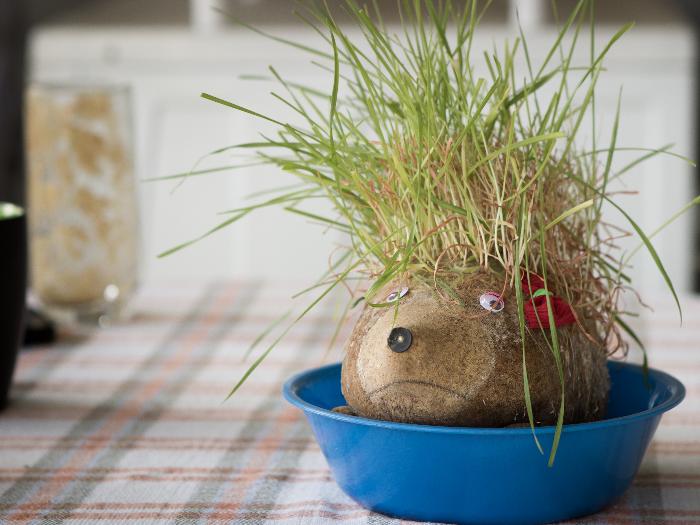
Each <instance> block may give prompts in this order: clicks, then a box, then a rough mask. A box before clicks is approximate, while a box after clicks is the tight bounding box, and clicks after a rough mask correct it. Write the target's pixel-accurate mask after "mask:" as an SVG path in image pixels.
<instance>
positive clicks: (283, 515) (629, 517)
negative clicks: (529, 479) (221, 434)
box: [8, 505, 700, 524]
mask: <svg viewBox="0 0 700 525" xmlns="http://www.w3.org/2000/svg"><path fill="white" fill-rule="evenodd" d="M187 508H188V507H186V506H184V505H183V506H182V508H181V509H179V510H178V509H173V510H159V511H143V510H131V511H123V512H113V511H112V512H109V511H105V510H100V511H82V510H80V509H77V510H70V511H69V512H70V516H71V519H73V520H81V519H82V520H91V521H119V520H145V519H150V520H163V519H172V518H174V517H177V516H180V517H185V518H187V517H191V518H192V519H195V518H200V517H201V511H200V510H193V511H191V512H188V511H187V510H186V509H187ZM30 514H31V513H29V512H22V513H20V514H18V515H17V517H16V518H14V517H12V518H10V519H9V521H8V523H10V522H15V521H19V520H26V519H28V517H29V516H30ZM188 514H191V516H188ZM371 514H372V513H371V512H370V511H368V510H365V509H361V508H359V507H355V510H348V511H347V512H343V511H340V512H338V511H333V510H323V509H318V508H314V507H311V508H308V509H298V510H294V511H287V512H284V511H279V512H273V513H270V512H268V511H264V510H263V511H260V510H257V509H256V510H245V511H243V512H236V511H235V510H233V509H224V510H217V511H214V512H212V513H208V514H207V516H208V517H209V518H210V519H212V520H215V521H220V520H235V519H238V520H240V521H247V520H260V521H264V522H268V521H278V520H287V519H293V518H304V519H310V518H323V519H330V520H334V521H349V520H354V519H359V518H364V517H367V516H369V515H371ZM55 516H56V517H60V516H61V513H60V510H59V511H57V512H56V514H55ZM695 516H697V513H694V512H680V513H678V512H675V513H674V512H673V511H669V510H668V509H662V510H659V511H656V512H653V513H648V512H642V513H639V514H637V513H636V511H635V510H631V511H630V512H629V513H624V514H622V515H621V514H619V513H618V511H615V510H613V511H606V512H603V513H601V514H598V515H593V516H590V517H587V518H584V520H585V521H583V522H584V523H586V522H589V523H590V522H594V523H598V522H599V521H601V520H602V521H603V522H606V523H638V522H645V521H652V522H653V523H657V524H658V523H660V522H659V518H660V517H663V518H665V520H664V521H666V520H668V519H670V520H671V521H672V522H673V523H677V524H680V523H688V524H691V523H692V524H697V523H700V520H698V519H697V518H694V517H695ZM688 518H690V519H688ZM680 520H683V521H680ZM397 523H398V521H397ZM400 523H403V524H408V523H417V522H411V521H401V522H400ZM567 523H577V521H574V522H567Z"/></svg>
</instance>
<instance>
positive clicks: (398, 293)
mask: <svg viewBox="0 0 700 525" xmlns="http://www.w3.org/2000/svg"><path fill="white" fill-rule="evenodd" d="M407 293H408V287H407V286H404V287H403V288H401V289H400V290H394V291H393V292H391V293H390V294H389V295H387V297H386V302H387V303H393V302H394V301H398V300H399V299H401V298H402V297H403V296H404V295H406V294H407Z"/></svg>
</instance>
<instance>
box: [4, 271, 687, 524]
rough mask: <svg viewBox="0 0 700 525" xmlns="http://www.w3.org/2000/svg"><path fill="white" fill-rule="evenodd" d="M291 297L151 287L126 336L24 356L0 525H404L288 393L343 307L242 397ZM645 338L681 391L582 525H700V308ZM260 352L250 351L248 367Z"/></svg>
mask: <svg viewBox="0 0 700 525" xmlns="http://www.w3.org/2000/svg"><path fill="white" fill-rule="evenodd" d="M289 291H290V288H289V287H288V286H283V287H280V286H275V285H272V284H261V283H255V282H248V283H233V282H231V283H212V284H209V285H207V286H202V285H188V284H182V283H180V284H178V285H177V286H176V287H150V288H147V289H145V290H143V291H142V293H141V294H139V297H138V298H137V300H136V301H135V302H134V304H133V310H134V315H133V317H132V319H131V320H130V321H129V322H126V323H123V324H119V325H114V326H112V327H109V328H105V329H101V330H99V331H97V332H95V333H94V334H92V335H91V336H90V337H83V338H81V337H68V338H66V337H64V338H63V339H62V340H61V341H60V342H59V344H57V345H53V346H51V347H41V348H37V349H33V350H27V351H24V352H23V353H22V354H21V357H20V362H19V365H18V369H17V373H16V377H15V385H14V388H13V391H12V404H11V405H10V407H9V408H8V409H7V410H6V411H5V412H3V413H2V414H0V523H46V524H52V525H55V524H59V523H76V524H77V523H256V524H257V523H268V522H269V523H331V522H338V521H340V522H346V523H374V524H388V523H399V522H400V521H399V520H394V519H390V518H387V517H384V516H381V515H378V514H373V513H370V512H368V511H366V510H364V509H362V508H361V507H359V506H358V505H357V504H355V503H354V502H353V501H352V500H350V499H349V498H348V497H347V496H345V495H344V494H343V493H342V492H341V491H340V490H339V489H338V487H337V486H336V485H335V483H334V482H333V479H332V477H331V475H330V473H329V471H328V468H327V466H326V463H325V461H324V459H323V456H322V454H321V452H320V450H319V448H318V446H317V445H316V443H315V442H314V440H313V437H312V435H311V432H310V429H309V427H308V426H307V424H306V422H305V420H304V419H303V416H302V415H301V414H300V413H299V412H298V411H297V410H295V409H293V408H292V407H290V406H288V405H287V404H286V403H285V402H284V401H283V400H282V398H281V395H280V386H281V384H282V382H283V380H284V379H285V378H286V377H288V376H289V375H291V374H292V373H294V372H297V371H299V370H301V369H303V368H307V367H309V366H315V365H318V364H321V363H322V362H324V361H336V360H338V359H339V357H340V353H339V350H337V349H335V350H331V351H330V352H329V351H328V340H329V339H330V337H331V336H332V334H333V318H334V315H335V313H334V312H337V305H336V304H334V303H333V301H330V302H329V303H328V304H326V305H324V306H322V307H321V308H320V309H319V310H317V311H314V312H312V313H311V314H310V315H309V317H308V318H306V319H305V320H304V321H303V322H301V323H300V324H299V325H298V326H297V328H295V329H294V330H293V331H292V332H290V334H289V335H288V337H287V338H286V339H285V340H284V342H283V343H282V344H280V345H279V347H277V348H276V349H275V351H274V352H273V353H272V354H271V355H270V357H269V358H268V359H267V360H266V361H265V362H264V364H263V365H262V367H261V368H260V369H259V370H258V372H256V373H255V374H254V375H253V376H252V377H251V378H250V379H249V381H248V382H247V383H246V384H245V385H244V387H243V388H242V389H241V390H240V391H239V392H238V393H237V394H236V395H235V397H234V398H233V399H231V400H229V401H228V402H226V403H223V402H222V401H223V399H224V397H225V395H226V393H227V392H228V389H229V388H230V387H231V386H232V385H233V383H234V382H235V381H236V380H237V379H238V378H239V377H240V375H241V373H242V372H243V371H244V370H245V368H246V366H247V365H246V363H249V362H250V359H249V360H248V361H244V356H245V353H246V350H247V349H248V348H249V347H250V345H251V343H252V342H253V341H254V340H255V339H256V337H257V336H258V334H259V333H260V332H261V331H263V330H264V329H265V328H266V327H267V326H268V325H269V324H270V323H271V322H273V321H274V320H275V318H276V317H277V316H278V315H280V314H281V313H283V312H284V311H286V310H287V308H288V306H289V295H290V293H289ZM658 304H660V305H661V306H660V307H657V311H656V312H655V313H653V314H648V315H646V316H645V319H644V322H643V323H640V326H641V327H642V328H643V337H644V338H645V340H646V342H647V346H648V348H649V353H650V358H651V363H652V365H654V366H656V367H658V368H663V369H665V370H666V371H668V372H670V373H672V374H675V375H676V376H677V377H679V378H680V379H681V380H682V381H683V382H684V383H685V384H686V387H687V389H688V397H687V398H686V400H685V402H684V403H683V404H682V405H681V406H680V407H678V408H677V409H675V410H674V411H672V412H670V413H669V414H667V415H666V416H665V417H664V419H663V421H662V423H661V426H660V428H659V430H658V433H657V435H656V438H655V440H654V442H653V443H652V445H651V446H650V448H649V450H648V452H647V455H646V458H645V460H644V463H643V465H642V468H641V471H640V473H639V476H638V477H637V479H636V481H635V483H634V486H633V488H632V489H631V490H630V491H629V492H628V493H627V495H626V496H625V497H624V499H623V500H622V501H621V502H620V503H619V504H617V505H616V506H615V507H613V508H611V509H609V510H607V511H606V512H603V513H601V514H598V515H596V516H593V517H591V518H588V519H585V520H581V521H579V522H578V523H601V524H603V523H611V524H620V523H675V524H678V523H700V412H699V411H698V410H699V409H700V402H699V401H698V394H699V393H700V348H698V345H697V343H698V342H699V341H700V299H696V298H685V300H684V313H685V322H684V326H683V328H679V326H678V318H677V314H675V313H674V310H673V307H672V305H671V303H669V302H668V300H666V299H661V300H659V301H658ZM263 349H264V345H259V346H258V347H256V349H255V350H254V352H259V351H261V350H263Z"/></svg>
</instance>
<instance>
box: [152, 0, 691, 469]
mask: <svg viewBox="0 0 700 525" xmlns="http://www.w3.org/2000/svg"><path fill="white" fill-rule="evenodd" d="M435 4H437V5H435ZM344 6H345V9H346V11H347V12H348V13H349V14H350V16H351V19H352V20H353V22H354V24H355V25H356V26H357V28H358V29H359V31H360V33H361V35H362V38H361V40H362V42H360V43H356V42H355V41H353V40H352V39H351V38H350V37H349V36H348V34H347V32H346V31H344V30H343V28H341V27H340V26H339V25H338V24H337V23H336V22H335V19H334V17H333V15H332V14H331V13H330V11H329V10H328V9H327V7H323V6H322V7H321V8H311V9H308V10H306V11H305V12H304V13H303V15H302V16H301V18H302V19H303V20H304V21H305V22H306V23H307V24H309V25H310V26H311V27H312V28H313V29H314V31H316V32H317V33H318V34H319V35H321V37H322V38H323V40H324V42H325V44H326V49H316V48H312V47H309V46H306V45H301V44H297V43H294V42H291V41H288V40H285V39H282V38H279V37H276V36H271V35H267V34H265V33H263V32H262V31H260V30H258V29H255V28H251V29H252V30H254V31H257V32H258V33H263V34H265V35H266V36H268V37H270V38H274V39H275V40H276V41H279V42H283V43H285V44H288V45H290V46H293V47H295V48H296V49H297V50H299V52H301V53H307V54H309V55H310V56H311V58H312V59H313V62H314V63H315V64H317V65H318V66H319V67H321V68H322V69H323V70H324V71H327V72H328V74H329V81H328V86H327V90H325V91H324V90H323V89H320V88H318V87H317V86H314V87H309V86H304V85H300V84H297V83H292V82H288V81H286V80H285V79H284V78H282V77H281V76H280V75H279V74H278V72H277V71H276V70H275V69H274V68H272V67H271V68H270V73H271V78H272V79H273V80H275V81H276V82H278V83H279V85H280V86H281V88H282V91H281V92H280V93H277V92H274V93H273V94H272V96H273V97H274V98H275V99H278V100H279V101H282V102H283V103H284V104H285V105H287V106H288V107H290V108H291V109H292V110H293V111H294V113H295V114H296V115H297V117H298V118H299V119H300V120H301V122H302V123H303V124H301V125H292V124H290V123H287V122H283V121H280V120H278V119H276V118H274V117H273V116H270V115H266V114H263V113H260V112H258V111H257V110H255V109H252V108H247V107H244V106H241V105H239V104H236V103H235V102H232V101H229V100H226V99H223V98H221V97H219V96H216V95H213V94H208V93H203V94H202V97H204V98H205V99H207V100H210V101H212V102H214V103H216V104H220V105H222V106H225V107H227V108H230V109H233V110H236V111H239V112H243V113H245V114H247V115H249V116H250V117H251V118H255V119H261V120H263V121H266V122H269V123H272V124H274V125H276V126H277V128H278V131H277V134H276V136H274V137H272V138H268V137H263V138H262V139H261V140H260V141H258V142H252V143H246V144H238V145H234V146H231V147H229V148H224V149H222V150H219V151H217V152H215V153H221V152H224V151H233V150H240V151H252V152H254V156H255V157H256V159H255V162H256V163H263V164H269V165H273V166H276V167H278V168H279V169H280V170H282V171H284V172H287V173H289V174H290V175H292V176H293V177H295V178H296V179H297V182H299V183H300V184H299V185H295V186H294V187H293V188H289V187H285V188H281V189H280V191H279V192H275V193H274V194H273V196H270V195H265V198H264V199H262V200H259V201H258V202H256V203H254V204H252V205H250V206H247V207H244V208H239V209H235V210H229V211H227V212H226V218H225V220H223V221H222V222H221V223H220V224H218V225H217V226H215V227H214V228H212V229H211V230H210V231H208V232H205V233H204V234H203V235H202V236H201V237H199V238H202V237H205V236H207V235H210V234H212V233H214V232H215V231H218V230H220V229H221V228H223V227H226V226H229V225H231V224H233V223H235V222H237V221H238V220H241V219H243V218H244V217H246V216H248V215H249V214H251V213H252V212H255V211H259V210H261V209H263V208H266V207H270V206H279V207H283V208H284V209H285V210H287V211H289V212H291V213H294V214H300V215H303V216H305V217H307V218H310V219H312V220H313V221H314V222H318V223H321V224H323V225H324V226H325V227H327V228H331V229H337V230H340V231H342V232H344V233H345V234H346V235H347V236H348V238H349V245H348V247H347V248H346V250H345V251H344V253H343V254H342V255H341V256H340V257H338V258H337V259H336V260H335V262H334V263H333V264H332V265H331V268H329V271H328V272H327V274H326V275H324V276H322V277H321V279H319V282H318V283H317V284H316V285H315V286H314V287H312V288H311V289H314V290H315V289H320V290H321V293H320V294H319V295H318V296H317V297H316V298H315V299H314V300H313V301H312V302H311V303H310V304H309V305H308V307H307V308H305V309H304V311H303V312H302V313H301V315H299V316H297V317H296V318H295V319H294V320H293V321H292V322H290V323H289V324H288V325H287V327H286V328H285V329H284V330H283V331H282V333H281V334H280V335H279V336H278V337H277V338H275V340H274V341H273V342H272V343H271V344H269V345H268V346H267V347H266V348H265V349H264V350H263V351H262V352H261V353H260V355H259V356H258V358H257V359H256V360H255V361H254V362H253V363H252V365H251V366H250V368H249V369H248V371H247V372H246V373H245V374H244V376H243V377H242V378H241V379H240V380H239V381H238V382H237V383H236V385H235V386H234V388H233V389H232V390H231V393H230V394H229V395H232V394H233V393H235V392H236V391H237V390H238V388H239V387H240V386H241V385H242V384H243V382H244V381H245V380H246V378H247V377H248V376H249V375H250V374H251V373H252V372H253V371H254V370H255V368H257V366H259V365H260V363H261V362H262V361H263V359H264V358H265V357H266V356H267V355H268V354H269V353H270V351H271V350H272V349H273V348H274V347H275V345H276V344H277V343H278V342H279V341H280V340H281V339H282V338H283V337H284V335H285V334H286V333H287V331H288V330H289V329H290V328H291V327H292V326H293V325H294V323H295V322H297V321H298V320H300V319H301V318H303V317H304V315H306V313H308V311H310V310H311V309H312V308H313V307H314V306H316V305H317V304H318V303H319V302H320V301H321V300H322V299H323V298H324V297H325V296H327V295H328V294H329V293H330V291H331V290H333V289H334V288H336V287H337V286H338V285H340V284H348V283H349V282H350V281H352V280H357V279H358V278H362V279H367V280H369V282H370V283H371V284H370V285H369V287H368V288H367V289H366V290H364V291H363V293H362V295H363V297H364V299H365V301H366V302H367V303H368V304H370V305H371V306H377V307H380V306H386V303H384V302H383V299H377V297H376V294H377V292H378V291H379V290H380V289H381V288H382V287H383V286H384V285H385V284H386V283H388V282H390V281H392V280H394V279H401V278H405V277H407V276H411V277H415V278H418V279H423V280H425V281H426V282H432V283H433V285H434V286H435V288H436V290H438V291H439V292H440V293H446V295H447V296H449V289H450V282H453V280H454V279H455V278H458V277H459V276H460V275H464V274H465V273H471V272H474V271H477V270H487V271H491V272H495V273H496V274H498V275H499V276H501V277H502V279H503V283H504V289H505V290H511V293H512V291H513V290H514V292H515V300H516V301H517V305H518V310H519V321H520V334H521V339H522V340H523V345H524V340H525V337H524V336H525V331H526V330H528V328H527V327H526V325H525V321H524V317H523V304H524V297H523V293H522V291H521V290H520V286H519V283H520V280H521V278H523V276H527V275H529V274H530V273H536V274H538V275H541V276H543V277H544V280H545V283H546V285H545V289H546V291H549V290H556V292H557V295H561V296H563V297H564V298H565V299H566V300H567V301H568V302H569V304H571V305H572V307H573V309H574V311H575V313H576V317H577V319H578V320H579V321H578V325H579V327H580V329H581V330H583V331H587V332H590V331H591V330H590V328H585V327H584V323H582V322H581V319H586V320H589V321H591V322H592V323H593V326H594V327H595V328H594V332H595V333H589V334H588V335H589V338H590V339H591V340H594V341H597V342H598V343H599V344H600V345H605V346H606V347H607V348H608V349H609V350H610V351H611V352H612V351H615V350H620V349H622V350H624V345H625V342H624V338H623V337H622V333H627V334H629V335H630V336H631V337H632V339H633V340H638V338H637V336H636V335H635V334H634V332H633V331H632V329H631V328H630V327H629V325H627V324H626V323H625V322H624V320H623V319H622V317H623V316H624V314H625V313H624V312H622V311H621V310H620V308H619V307H618V304H619V299H620V296H621V293H622V292H623V291H624V290H625V289H626V288H627V287H628V285H629V282H628V281H629V278H628V277H627V275H626V273H625V271H626V268H627V264H628V259H626V258H624V257H620V256H616V255H615V254H614V252H613V247H612V245H611V241H609V239H607V238H606V229H608V228H609V226H608V225H607V224H606V223H605V221H604V218H603V213H602V206H603V204H604V203H606V202H607V203H610V204H612V206H613V207H614V208H615V209H617V210H618V211H619V212H620V213H621V214H622V215H623V217H624V218H625V219H626V220H627V221H628V223H629V225H630V227H631V229H632V230H633V231H634V233H635V234H636V235H637V236H638V237H639V239H640V242H641V246H642V247H644V248H646V250H647V251H648V252H649V254H650V255H651V257H652V259H653V260H654V262H655V264H656V266H657V268H658V270H659V272H660V274H661V275H662V277H663V278H664V280H665V282H666V284H667V286H668V288H669V290H670V292H671V294H672V295H673V297H674V299H675V301H676V303H677V304H678V308H679V311H680V304H679V302H678V297H677V295H676V291H675V290H674V288H673V284H672V283H671V280H670V278H669V276H668V274H667V272H666V270H665V268H664V266H663V264H662V262H661V260H660V258H659V256H658V254H657V253H656V251H655V249H654V246H653V245H652V244H651V242H650V240H649V238H648V236H647V235H646V234H645V233H644V232H643V231H642V229H641V228H640V227H639V226H638V225H637V224H636V223H635V222H634V220H633V219H632V218H631V217H630V216H629V214H627V212H625V210H624V209H623V208H621V207H620V206H619V205H618V204H617V203H616V202H615V201H614V200H613V199H612V197H611V196H610V195H609V194H608V185H609V183H610V181H611V180H614V179H616V178H617V177H619V176H621V175H622V174H624V173H626V172H628V171H630V170H631V169H633V168H634V167H635V166H636V165H637V164H638V163H639V162H641V161H644V160H646V159H648V158H651V157H653V156H655V155H658V154H667V153H668V149H669V147H668V146H664V147H663V148H660V149H656V150H645V149H641V148H640V149H639V152H640V153H641V154H642V156H641V157H640V158H638V159H636V160H634V161H633V162H631V163H630V164H629V165H627V166H625V167H623V168H622V169H621V170H619V171H618V172H616V173H613V172H612V165H613V162H612V161H613V157H614V153H615V151H616V150H617V149H621V148H617V130H618V123H619V101H618V110H617V113H616V115H615V121H614V124H613V130H612V135H611V137H610V143H609V146H608V147H607V148H604V149H601V148H599V147H598V145H597V144H596V143H595V137H596V129H595V90H596V84H597V81H598V79H599V77H600V74H601V72H602V71H603V61H604V59H605V57H606V55H607V54H608V52H609V50H610V48H611V47H612V45H613V44H615V42H616V41H617V40H619V38H620V37H622V35H623V34H624V33H625V32H627V31H628V30H629V29H630V28H631V27H632V24H627V25H624V26H623V27H621V28H620V30H619V31H617V32H616V33H615V34H614V35H613V36H612V38H611V39H610V40H609V41H608V42H607V43H606V44H605V45H604V46H603V48H602V49H600V50H599V51H597V50H596V49H595V46H594V40H595V34H594V23H593V14H594V12H593V2H592V1H588V0H582V1H580V2H579V3H578V4H577V6H576V8H575V9H574V10H573V11H572V12H571V14H570V15H569V16H568V18H567V19H566V20H563V21H562V22H561V27H560V30H559V32H558V34H557V36H556V38H555V40H554V42H553V44H552V46H551V48H550V49H549V50H548V51H547V53H546V54H545V56H544V59H543V60H542V61H541V62H540V63H539V64H535V63H534V59H533V57H531V55H530V52H529V49H528V47H527V41H526V39H525V35H524V33H523V31H522V29H521V30H520V34H519V36H518V37H517V38H516V39H515V40H514V41H513V42H512V43H506V44H505V46H504V47H503V48H502V49H501V50H494V51H492V52H486V53H484V54H483V55H482V56H481V57H480V58H477V57H475V56H473V54H474V50H473V41H474V35H475V31H476V28H477V26H478V24H479V20H480V18H481V16H482V15H483V13H484V12H485V10H486V8H487V7H488V3H486V5H485V6H483V7H480V6H479V4H478V2H477V0H466V1H465V2H452V1H450V0H443V1H441V2H437V3H435V2H432V1H429V0H428V1H423V0H400V1H399V7H400V13H401V20H402V23H401V29H400V31H401V32H402V33H401V34H399V35H395V34H393V33H391V32H390V31H389V30H388V29H387V27H386V25H385V24H384V22H383V20H382V19H381V15H380V13H379V9H378V8H377V6H376V5H370V7H369V8H368V7H363V6H360V5H359V4H357V3H356V2H355V1H354V0H344ZM243 25H246V24H245V23H243ZM586 25H588V26H589V27H590V40H591V47H590V61H589V63H588V64H586V65H584V66H580V65H576V64H574V62H573V56H574V49H575V47H576V45H577V41H578V40H579V37H580V35H581V33H582V31H584V29H585V28H586ZM246 26H247V25H246ZM247 27H250V26H247ZM360 44H362V45H360ZM521 54H522V55H523V56H524V59H525V63H526V66H527V67H526V71H525V72H524V73H525V74H524V76H523V72H521V71H520V70H519V69H518V67H516V58H517V57H518V56H520V55H521ZM477 60H482V61H483V64H484V65H485V67H486V71H487V76H485V77H483V76H479V75H478V74H477V73H476V71H475V69H474V68H473V64H474V63H475V62H476V61H477ZM522 78H525V80H522ZM545 85H547V86H548V87H550V88H552V89H553V92H552V94H551V95H548V96H547V97H546V98H545V97H543V96H542V95H541V88H542V87H543V86H545ZM591 114H592V116H593V117H594V118H593V128H592V130H591V131H592V137H593V140H594V142H593V144H592V146H593V147H592V151H579V150H578V149H577V141H576V139H577V137H578V136H579V135H580V132H581V128H582V123H583V121H584V119H585V117H586V116H587V115H591ZM674 155H675V154H674ZM681 158H682V157H681ZM684 160H686V161H687V159H684ZM688 162H690V161H688ZM232 167H233V166H222V167H221V168H215V169H208V170H201V171H193V172H190V173H188V174H179V175H176V176H174V178H182V177H185V176H190V175H193V174H206V173H210V172H214V171H217V170H219V169H227V168H232ZM170 178H173V177H172V176H171V177H170ZM317 198H323V199H327V200H329V201H330V202H331V203H332V204H333V209H334V210H335V215H332V216H321V215H318V214H315V213H311V212H309V211H306V210H305V209H304V207H303V206H304V203H305V202H307V201H309V200H310V199H317ZM695 202H697V201H694V202H693V203H690V204H689V206H690V205H692V204H694V203H695ZM673 218H675V217H673ZM673 218H672V219H673ZM672 219H671V220H672ZM199 238H198V239H199ZM198 239H195V240H193V241H190V242H187V243H183V244H181V245H179V246H176V247H174V248H173V249H171V250H168V251H167V252H165V253H164V254H163V255H167V254H169V253H172V252H174V251H177V250H179V249H182V248H184V247H185V246H188V245H189V244H191V243H192V242H195V241H196V240H198ZM359 293H361V292H358V293H357V294H355V295H354V296H352V297H350V299H349V301H348V305H347V307H346V308H345V310H344V312H345V314H347V313H348V312H349V311H350V309H351V308H352V307H353V306H354V305H355V304H356V303H357V302H358V297H357V295H358V294H359ZM547 304H548V310H549V317H550V325H551V326H552V328H551V330H549V341H550V349H551V351H552V355H553V358H554V360H555V361H556V363H557V369H558V370H559V376H560V380H561V383H562V386H561V398H560V400H559V407H560V408H559V419H558V423H557V428H556V433H555V437H554V441H553V444H552V447H551V449H550V451H549V463H550V465H551V463H552V462H553V460H554V457H555V454H556V449H557V446H558V443H559V438H560V435H561V430H562V426H563V414H564V405H565V399H564V394H563V392H564V387H563V381H564V375H563V374H562V370H561V358H560V351H559V344H558V338H557V331H556V328H554V323H553V322H552V315H553V314H552V310H551V305H550V302H549V297H547ZM586 326H590V323H588V324H586ZM336 335H337V333H336ZM257 343H259V341H256V344H257ZM523 378H524V381H523V388H524V399H525V403H526V407H527V413H528V418H529V421H530V426H531V428H532V429H533V436H535V433H534V428H535V422H534V419H533V413H532V405H531V402H530V393H529V388H530V387H529V380H528V370H527V362H526V360H525V351H524V347H523ZM535 441H536V442H537V438H536V437H535ZM537 446H538V447H539V448H540V450H541V451H542V448H541V445H540V443H539V442H537Z"/></svg>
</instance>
